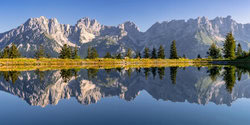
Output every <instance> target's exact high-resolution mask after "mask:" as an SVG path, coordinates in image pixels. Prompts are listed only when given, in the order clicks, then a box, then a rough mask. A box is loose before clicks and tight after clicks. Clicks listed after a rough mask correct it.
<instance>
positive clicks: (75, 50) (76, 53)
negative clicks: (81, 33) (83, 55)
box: [72, 46, 80, 59]
mask: <svg viewBox="0 0 250 125" xmlns="http://www.w3.org/2000/svg"><path fill="white" fill-rule="evenodd" d="M72 58H73V59H79V58H80V56H79V55H78V48H77V46H75V48H74V51H73V52H72Z"/></svg>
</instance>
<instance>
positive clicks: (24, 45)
mask: <svg viewBox="0 0 250 125" xmlns="http://www.w3.org/2000/svg"><path fill="white" fill-rule="evenodd" d="M228 32H233V34H234V35H235V38H236V40H237V42H238V43H241V44H242V46H243V49H245V50H248V49H249V47H250V44H249V43H250V24H241V23H237V22H236V21H235V20H233V19H232V17H231V16H227V17H225V18H223V17H216V18H214V19H211V20H209V19H208V18H207V17H204V16H203V17H198V18H196V19H188V20H171V21H162V22H156V23H155V24H153V25H152V26H151V27H150V28H149V29H148V30H146V31H145V32H142V31H140V29H139V27H138V26H137V25H136V24H135V23H133V22H131V21H125V22H124V23H122V24H119V25H117V26H106V25H102V24H100V23H99V22H98V21H97V20H96V19H90V18H88V17H84V18H81V19H79V20H78V21H77V22H76V24H75V25H69V24H60V23H59V22H58V20H57V19H56V18H51V19H48V18H46V17H44V16H41V17H39V18H30V19H28V20H27V21H26V22H25V23H23V24H21V25H20V26H19V27H17V28H14V29H12V30H10V31H7V32H4V33H0V49H1V50H2V49H3V48H4V47H5V46H7V45H10V44H11V43H14V44H17V46H18V48H19V50H20V51H21V53H22V55H23V56H25V57H34V51H36V50H37V48H38V47H39V46H40V45H44V46H45V50H46V52H48V54H49V55H51V56H52V57H57V56H58V53H59V51H60V49H61V46H62V45H63V44H68V45H69V46H72V47H74V46H77V47H78V48H79V49H80V55H81V57H85V56H86V50H87V47H88V46H92V47H95V48H97V51H98V53H99V55H100V56H104V54H105V53H106V52H108V51H109V52H111V53H122V54H124V53H125V52H126V51H127V49H128V48H131V49H132V50H133V52H134V53H135V51H141V52H142V51H143V48H144V47H149V48H151V49H152V48H153V47H156V48H158V47H159V45H163V46H164V47H165V50H166V55H167V56H168V55H169V47H170V43H171V41H172V40H176V44H177V50H178V52H179V56H182V55H183V54H186V56H187V57H189V58H195V57H196V56H197V55H198V54H200V55H202V56H203V57H204V56H206V51H207V49H208V47H209V46H210V45H211V44H212V43H216V44H217V45H218V46H222V41H223V40H224V38H225V35H226V34H227V33H228Z"/></svg>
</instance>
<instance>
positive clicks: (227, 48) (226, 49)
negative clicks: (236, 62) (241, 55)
mask: <svg viewBox="0 0 250 125" xmlns="http://www.w3.org/2000/svg"><path fill="white" fill-rule="evenodd" d="M235 48H236V45H235V39H234V36H233V34H232V32H230V33H228V34H227V36H226V40H225V42H224V45H223V53H224V57H225V58H230V59H233V58H235Z"/></svg>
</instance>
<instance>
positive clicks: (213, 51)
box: [207, 32, 249, 59]
mask: <svg viewBox="0 0 250 125" xmlns="http://www.w3.org/2000/svg"><path fill="white" fill-rule="evenodd" d="M207 55H208V58H212V59H218V58H223V57H224V58H227V59H236V58H245V57H247V56H249V52H246V51H243V50H242V47H241V44H240V43H238V45H237V47H236V41H235V39H234V36H233V34H232V32H230V33H228V34H227V35H226V39H225V41H224V44H223V47H222V48H219V47H217V46H216V45H215V43H213V44H212V45H211V46H210V48H209V49H208V52H207Z"/></svg>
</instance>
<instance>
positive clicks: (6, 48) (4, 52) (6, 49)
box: [2, 46, 10, 58]
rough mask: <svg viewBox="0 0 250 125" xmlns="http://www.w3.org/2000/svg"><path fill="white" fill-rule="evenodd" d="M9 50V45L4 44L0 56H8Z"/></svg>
mask: <svg viewBox="0 0 250 125" xmlns="http://www.w3.org/2000/svg"><path fill="white" fill-rule="evenodd" d="M9 51H10V48H9V46H6V47H5V48H4V50H3V52H2V58H9Z"/></svg>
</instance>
